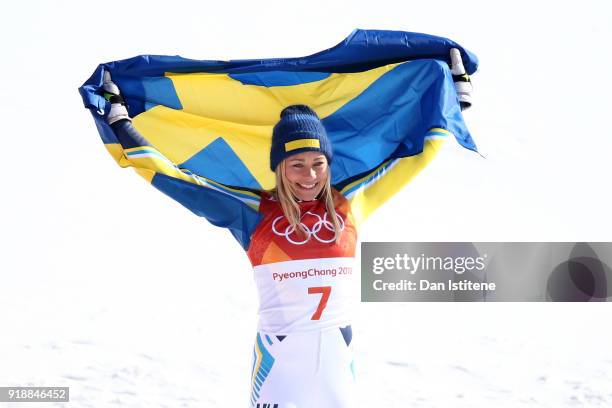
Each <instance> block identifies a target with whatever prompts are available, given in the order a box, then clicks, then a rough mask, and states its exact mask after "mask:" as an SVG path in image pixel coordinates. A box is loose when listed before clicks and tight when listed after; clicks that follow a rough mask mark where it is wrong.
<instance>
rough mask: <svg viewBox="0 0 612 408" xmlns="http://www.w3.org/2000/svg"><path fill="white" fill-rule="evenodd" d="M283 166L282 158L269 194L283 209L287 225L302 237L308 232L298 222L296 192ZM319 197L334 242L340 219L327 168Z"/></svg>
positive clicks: (338, 231)
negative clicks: (274, 183)
mask: <svg viewBox="0 0 612 408" xmlns="http://www.w3.org/2000/svg"><path fill="white" fill-rule="evenodd" d="M285 166H286V164H285V160H283V161H282V162H280V163H279V164H278V167H276V172H275V173H276V187H274V188H273V189H272V191H271V194H272V195H273V196H274V198H276V199H277V200H278V202H279V203H280V206H281V208H282V209H283V213H284V214H285V218H287V221H288V222H289V225H291V226H292V227H293V228H294V230H295V231H296V232H298V233H299V234H301V235H302V237H304V236H306V235H307V234H308V232H307V231H306V230H305V229H304V227H303V226H302V225H301V224H300V219H301V215H302V214H301V212H300V206H299V204H298V201H297V198H296V194H295V192H294V191H293V189H292V188H291V183H289V180H288V179H287V176H286V175H285ZM320 197H321V199H322V200H323V201H324V203H325V209H326V211H327V216H328V221H329V222H331V223H332V225H333V230H334V239H333V241H332V242H334V243H336V242H338V239H339V238H340V221H339V220H338V215H337V213H336V208H335V206H334V196H333V193H332V187H331V173H330V171H329V168H328V171H327V176H326V177H325V181H324V185H323V189H322V190H321V193H320Z"/></svg>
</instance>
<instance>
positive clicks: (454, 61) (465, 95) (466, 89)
mask: <svg viewBox="0 0 612 408" xmlns="http://www.w3.org/2000/svg"><path fill="white" fill-rule="evenodd" d="M450 58H451V73H452V74H453V82H454V83H455V89H456V90H457V96H458V97H459V104H460V105H461V110H465V109H467V108H469V107H470V106H472V82H471V81H470V76H469V75H468V74H467V73H466V72H465V68H464V67H463V60H462V59H461V52H460V51H459V50H458V49H457V48H451V50H450Z"/></svg>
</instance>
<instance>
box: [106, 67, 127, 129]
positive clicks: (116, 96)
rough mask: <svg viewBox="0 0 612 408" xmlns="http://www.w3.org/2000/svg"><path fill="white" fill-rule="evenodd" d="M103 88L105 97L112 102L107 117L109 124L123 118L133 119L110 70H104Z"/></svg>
mask: <svg viewBox="0 0 612 408" xmlns="http://www.w3.org/2000/svg"><path fill="white" fill-rule="evenodd" d="M102 89H103V91H104V98H105V99H106V100H107V101H109V102H110V103H111V108H110V111H109V112H108V116H107V117H106V122H107V123H108V124H109V125H112V124H113V123H115V122H117V121H119V120H122V119H127V120H130V121H131V120H132V119H130V116H129V114H128V111H127V108H126V107H125V101H124V100H123V96H121V91H119V87H118V86H117V85H115V83H114V82H113V81H112V79H111V74H110V72H108V71H106V70H105V71H104V80H103V81H102Z"/></svg>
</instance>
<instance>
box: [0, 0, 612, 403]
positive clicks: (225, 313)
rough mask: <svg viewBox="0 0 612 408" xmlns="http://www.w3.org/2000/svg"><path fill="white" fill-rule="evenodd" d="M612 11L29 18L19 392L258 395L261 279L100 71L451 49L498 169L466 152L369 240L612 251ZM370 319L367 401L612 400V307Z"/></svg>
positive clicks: (305, 6) (0, 273)
mask: <svg viewBox="0 0 612 408" xmlns="http://www.w3.org/2000/svg"><path fill="white" fill-rule="evenodd" d="M611 17H612V12H611V8H610V3H609V2H607V1H604V0H601V1H583V2H580V3H577V2H563V1H561V2H552V1H543V2H534V1H518V2H505V3H504V4H499V3H498V2H477V1H463V2H456V1H437V2H433V1H432V2H425V1H421V2H399V1H397V2H393V1H385V0H378V1H373V2H359V1H352V2H348V1H325V2H317V1H309V2H295V3H294V2H291V3H290V2H280V1H275V2H265V3H264V2H248V1H231V2H230V1H225V2H204V1H199V2H196V1H194V2H179V1H175V2H163V3H161V2H160V3H152V2H119V1H107V2H97V3H94V2H88V3H86V2H76V1H74V2H70V1H54V2H43V1H24V2H19V3H18V2H13V3H11V4H10V5H8V4H7V5H5V6H4V10H3V11H2V13H1V15H0V38H2V41H1V43H2V49H1V52H2V55H1V62H0V73H1V76H0V81H1V82H0V114H1V118H2V132H1V138H2V144H1V146H2V152H1V154H2V160H0V166H1V168H0V174H1V175H2V176H1V177H2V184H1V186H2V191H3V194H2V198H1V199H0V205H1V211H0V223H1V224H0V234H1V235H0V240H1V242H0V251H1V256H0V385H21V386H25V385H36V386H53V385H57V386H69V387H70V392H71V403H70V404H66V405H65V406H70V407H104V406H126V407H164V406H168V407H182V406H184V407H209V406H210V407H213V406H215V407H216V406H219V407H240V406H245V405H246V401H247V399H248V387H249V373H250V363H251V348H252V341H253V338H254V334H255V323H256V320H255V319H256V309H257V305H256V298H255V286H254V282H253V280H252V276H251V271H250V264H249V262H248V260H247V258H246V256H245V255H244V254H243V251H242V249H241V248H240V246H239V245H237V244H236V242H235V241H234V240H233V238H232V237H231V236H230V234H229V233H228V232H227V231H225V230H222V229H217V228H215V227H213V226H211V225H210V224H208V223H207V222H206V221H205V220H204V219H200V218H197V217H195V216H194V215H193V214H191V213H190V212H189V211H188V210H186V209H184V208H183V207H181V206H180V205H179V204H177V203H175V202H174V201H172V200H171V199H169V198H167V197H166V196H164V195H163V194H161V193H159V192H158V191H157V190H155V189H154V188H152V187H151V186H150V185H147V183H146V182H144V181H143V180H142V179H141V178H140V177H139V176H137V175H136V174H135V173H134V172H133V171H131V170H129V169H121V168H119V167H118V166H117V165H116V164H115V162H114V161H113V160H112V158H111V157H110V155H108V154H107V153H106V151H105V149H104V147H103V145H102V143H101V141H100V138H99V136H98V134H97V131H96V129H95V126H94V123H93V120H92V118H91V116H90V114H89V112H88V111H86V110H85V109H84V108H83V105H82V101H81V99H80V96H79V94H78V92H77V88H78V87H79V86H80V85H81V84H82V83H83V82H84V81H85V80H86V79H87V78H88V77H89V75H91V73H92V72H93V70H94V69H95V68H96V66H97V65H98V64H99V63H102V62H108V61H114V60H118V59H123V58H129V57H132V56H135V55H139V54H164V55H181V56H183V57H187V58H195V59H245V58H272V57H299V56H305V55H309V54H312V53H315V52H318V51H321V50H323V49H326V48H330V47H332V46H334V45H336V44H337V43H338V42H340V41H341V40H342V39H344V38H345V37H346V36H347V35H348V34H349V33H350V32H351V31H352V30H353V29H354V28H363V29H395V30H405V31H417V32H426V33H429V34H434V35H440V36H445V37H449V38H451V39H454V40H456V41H458V42H459V43H461V44H462V45H464V46H465V47H467V48H468V49H470V50H471V51H473V52H475V53H476V54H477V55H478V57H479V58H480V61H481V67H480V70H479V72H478V73H477V74H475V75H474V76H473V83H474V86H475V92H474V107H473V108H472V109H471V110H469V111H467V112H466V113H465V118H466V121H467V123H468V126H469V128H470V130H471V132H472V134H473V136H474V138H475V140H476V143H477V144H478V146H479V147H480V150H481V151H482V153H483V154H484V155H485V156H486V157H487V158H486V159H482V158H481V157H479V156H478V155H476V154H474V153H471V152H469V151H466V150H464V149H462V148H460V147H459V146H458V145H457V144H456V143H455V142H451V143H447V145H446V146H445V148H444V150H443V152H442V153H441V154H440V155H439V156H438V158H437V159H436V160H435V161H434V162H433V163H432V164H431V165H430V166H429V167H428V168H427V169H426V170H425V171H424V172H423V173H422V174H421V175H420V176H419V177H418V179H416V180H415V181H414V182H413V183H411V184H410V185H409V186H408V187H407V188H405V189H404V190H403V191H402V192H401V193H399V194H398V195H397V196H396V197H394V198H393V199H392V200H391V201H390V202H389V203H388V204H386V205H385V207H384V209H383V210H381V211H379V212H378V213H377V214H375V215H374V216H372V217H371V218H370V220H369V222H368V223H367V225H365V226H364V228H363V229H362V230H361V239H362V240H364V241H455V240H458V241H612V217H611V216H610V206H611V205H610V194H609V192H610V181H609V178H610V176H611V175H612V164H611V162H612V161H611V160H610V155H611V152H612V138H611V137H610V131H609V129H608V127H609V126H608V122H609V120H610V114H611V109H610V108H611V103H610V95H611V94H612V80H611V79H610V66H612V57H611V53H610V51H609V50H610V43H609V39H610V38H612V29H611V27H612V24H611V22H612V18H611ZM358 312H359V317H358V319H357V321H356V322H355V325H354V328H355V335H354V345H355V350H356V353H357V362H356V367H357V374H358V377H359V380H360V384H361V387H360V388H361V390H362V394H363V395H362V397H361V399H362V401H363V402H364V406H385V407H406V406H414V407H442V406H454V407H490V406H496V407H518V406H529V407H531V406H536V407H540V406H541V407H561V406H568V407H570V406H610V405H612V375H611V374H610V371H611V370H612V350H611V348H610V344H612V333H611V331H610V328H609V327H610V315H611V312H612V310H611V309H610V307H609V306H608V304H607V303H585V304H544V303H503V304H502V303H500V304H476V303H473V304H450V303H449V304H443V303H438V304H416V303H408V304H361V305H360V307H359V310H358ZM367 404H370V405H367ZM28 405H29V404H15V405H14V406H15V407H18V408H22V407H26V406H28ZM49 405H50V404H49ZM0 406H7V407H8V406H11V405H9V404H4V405H2V403H0ZM35 406H38V405H35ZM45 406H47V405H45ZM58 406H62V405H61V404H59V405H58Z"/></svg>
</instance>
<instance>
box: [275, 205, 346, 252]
mask: <svg viewBox="0 0 612 408" xmlns="http://www.w3.org/2000/svg"><path fill="white" fill-rule="evenodd" d="M308 214H310V215H312V216H314V217H316V218H317V221H316V222H315V223H314V224H313V226H312V229H310V228H308V226H307V225H306V224H304V223H303V222H301V220H302V218H304V217H305V216H306V215H308ZM336 216H337V217H338V221H340V231H343V230H344V220H343V219H342V217H341V216H340V215H338V214H336ZM283 218H285V216H284V215H281V216H279V217H276V218H275V219H274V221H272V232H274V233H275V234H276V235H278V236H281V237H285V239H286V240H287V241H289V242H290V243H292V244H294V245H303V244H305V243H306V242H308V241H309V240H310V237H315V239H316V240H317V241H319V242H322V243H324V244H328V243H330V242H332V241H333V240H334V238H333V237H332V238H330V239H323V238H321V237H319V235H317V233H318V232H320V231H321V229H322V228H325V229H327V230H328V231H331V232H334V224H332V222H331V221H329V220H328V219H327V211H326V212H325V214H323V218H321V216H320V215H317V214H315V213H312V212H310V211H307V212H305V213H304V215H303V216H302V217H301V218H300V225H301V226H302V227H304V229H305V230H306V234H307V235H306V239H305V240H303V241H295V240H293V239H292V238H291V234H293V232H295V227H294V226H292V225H287V227H286V228H285V231H284V232H280V231H278V230H277V229H276V223H277V222H278V221H280V220H281V219H283Z"/></svg>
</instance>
